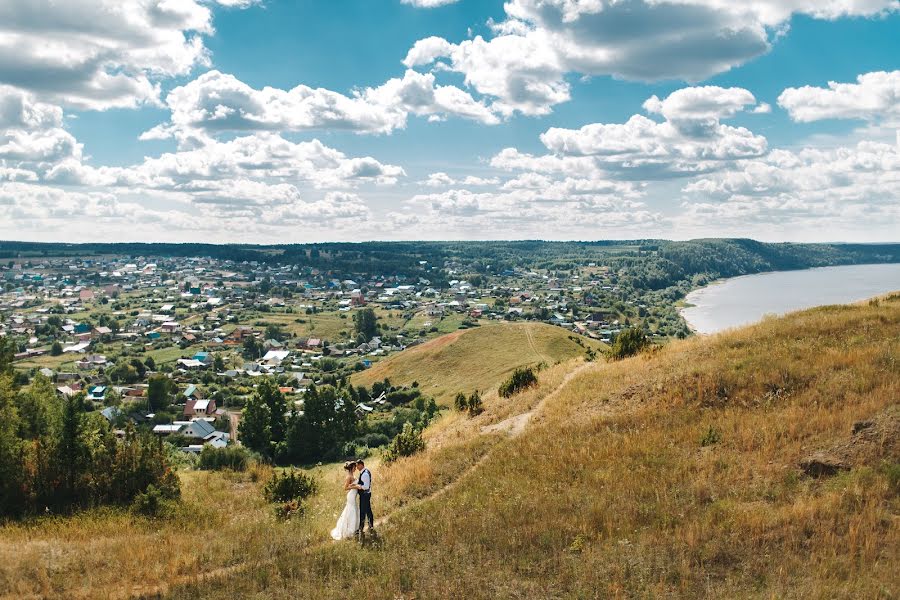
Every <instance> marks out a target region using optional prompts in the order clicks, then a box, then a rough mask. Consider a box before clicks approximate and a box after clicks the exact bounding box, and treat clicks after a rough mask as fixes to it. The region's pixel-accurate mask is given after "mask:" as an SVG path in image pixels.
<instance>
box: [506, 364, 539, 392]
mask: <svg viewBox="0 0 900 600" xmlns="http://www.w3.org/2000/svg"><path fill="white" fill-rule="evenodd" d="M537 382H538V380H537V375H535V374H534V369H532V368H531V367H525V368H519V369H516V370H515V371H513V374H512V375H510V377H509V379H507V380H506V381H504V382H503V383H502V384H501V385H500V389H499V390H498V393H499V394H500V396H501V397H503V398H509V397H510V396H514V395H516V394H518V393H519V392H521V391H522V390H525V389H528V388H530V387H532V386H535V385H537Z"/></svg>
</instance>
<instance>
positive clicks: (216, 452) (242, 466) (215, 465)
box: [199, 446, 250, 471]
mask: <svg viewBox="0 0 900 600" xmlns="http://www.w3.org/2000/svg"><path fill="white" fill-rule="evenodd" d="M249 462H250V453H249V452H247V449H246V448H244V447H243V446H226V447H224V448H213V447H212V446H204V447H203V450H202V451H201V452H200V463H199V467H200V468H201V469H202V470H204V471H221V470H223V469H231V470H232V471H246V470H247V464H248V463H249Z"/></svg>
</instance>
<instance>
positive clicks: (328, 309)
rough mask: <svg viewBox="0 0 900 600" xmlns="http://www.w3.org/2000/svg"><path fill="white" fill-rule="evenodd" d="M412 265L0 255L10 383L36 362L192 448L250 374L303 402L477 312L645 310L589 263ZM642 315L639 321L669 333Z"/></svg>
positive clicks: (89, 396) (235, 402)
mask: <svg viewBox="0 0 900 600" xmlns="http://www.w3.org/2000/svg"><path fill="white" fill-rule="evenodd" d="M419 266H420V268H421V273H420V276H418V277H408V276H407V277H403V276H398V275H393V274H390V273H377V272H376V273H337V272H335V271H326V270H320V269H317V268H312V267H309V266H305V267H300V266H297V265H294V266H292V265H287V264H278V263H272V262H257V261H231V260H222V259H215V258H209V257H206V258H204V257H185V258H182V257H163V256H156V257H151V256H148V257H132V256H97V257H85V258H80V257H79V258H74V257H58V258H53V257H47V258H32V259H24V260H10V261H8V262H6V263H4V264H2V265H0V281H2V294H0V336H5V337H7V338H9V339H11V340H13V341H14V342H15V348H16V354H15V356H14V357H13V358H14V365H15V367H16V372H17V377H19V378H20V379H21V381H22V382H23V383H24V382H25V381H28V380H32V379H33V378H35V377H45V378H46V379H47V380H49V381H50V382H52V384H53V385H54V387H55V389H56V391H57V393H58V394H59V395H61V396H72V395H75V394H84V395H85V397H86V400H87V401H89V402H90V403H92V405H93V407H95V408H96V409H97V410H99V411H101V412H102V414H103V416H104V417H106V418H107V419H108V420H109V421H110V422H111V423H112V424H114V425H115V426H116V427H118V429H117V431H119V432H120V434H121V427H122V425H123V423H124V422H125V421H132V422H135V423H137V424H139V425H144V426H146V427H150V428H152V431H153V433H155V434H157V435H160V436H166V437H167V438H170V439H172V440H176V439H177V440H178V443H179V444H180V447H181V448H182V450H184V451H185V452H192V453H198V452H199V451H200V450H201V449H202V447H203V446H204V445H213V446H214V447H222V446H225V445H227V444H228V442H229V440H232V441H233V440H234V439H235V437H236V433H237V422H238V420H239V415H240V410H241V408H242V406H243V404H244V403H245V401H246V399H247V398H248V397H249V396H250V395H251V394H252V393H253V390H254V387H255V385H256V384H255V380H256V379H257V378H259V377H262V376H271V377H274V378H275V379H276V381H277V382H278V386H279V389H280V391H281V392H282V393H283V394H285V396H286V397H287V398H289V399H293V400H294V403H295V404H296V406H297V408H298V409H299V410H302V402H303V400H302V398H303V393H304V392H305V391H306V389H307V388H308V387H309V386H310V385H312V384H317V385H318V384H328V383H334V382H335V381H338V380H339V379H341V378H346V377H347V376H349V375H350V374H352V373H353V372H356V371H360V370H364V369H367V368H369V367H371V366H372V364H373V363H375V362H377V361H379V360H381V359H383V358H385V357H387V356H390V355H391V354H394V353H397V352H402V351H403V350H405V349H406V348H409V347H411V346H415V345H417V344H420V343H422V342H423V341H426V340H428V339H431V338H434V337H437V336H440V335H443V334H446V333H451V332H453V331H456V330H458V329H465V328H471V327H477V326H479V324H481V323H484V322H487V321H490V320H507V321H508V320H537V321H543V322H546V323H550V324H553V325H556V326H559V327H562V328H565V329H568V330H570V331H571V332H572V333H573V334H577V335H583V336H587V337H590V338H594V339H597V340H601V341H603V342H609V341H610V339H611V338H612V337H613V336H615V335H616V333H617V332H618V331H619V330H620V329H621V328H622V327H624V326H627V325H629V324H630V323H631V322H632V321H633V322H635V323H636V322H638V321H639V320H640V317H646V316H648V315H649V314H650V313H649V311H648V307H647V304H645V303H644V302H642V301H641V296H640V293H639V292H638V291H637V290H634V289H633V288H632V287H630V286H620V285H619V284H618V283H617V276H616V274H615V273H613V272H612V271H611V270H610V269H609V268H608V267H598V266H597V265H596V264H594V263H588V264H586V265H584V267H583V268H579V269H575V270H572V271H566V272H554V271H552V270H538V269H504V270H502V271H500V272H497V273H475V272H474V269H473V267H472V265H467V264H464V263H462V262H459V261H445V263H444V264H440V265H430V264H428V263H427V261H420V263H419ZM481 270H482V271H483V269H481ZM430 277H431V278H430ZM432 279H434V280H435V282H437V281H441V282H443V283H442V284H437V283H433V282H432ZM645 322H646V323H647V325H646V326H645V327H647V328H648V331H649V332H650V333H651V334H653V333H655V334H657V335H658V336H664V335H666V334H670V333H671V332H666V331H662V330H659V331H657V330H651V329H649V326H650V324H653V325H654V326H656V325H657V324H658V323H657V322H656V320H655V319H645ZM154 377H157V378H162V377H164V378H165V380H166V385H165V387H164V390H163V396H164V398H162V399H156V400H151V399H150V398H149V397H148V395H149V388H150V387H151V381H152V379H153V378H154ZM377 409H378V406H377V405H367V404H361V406H359V407H358V409H357V412H358V414H359V416H360V417H363V416H365V415H366V414H369V413H371V412H373V411H375V410H377Z"/></svg>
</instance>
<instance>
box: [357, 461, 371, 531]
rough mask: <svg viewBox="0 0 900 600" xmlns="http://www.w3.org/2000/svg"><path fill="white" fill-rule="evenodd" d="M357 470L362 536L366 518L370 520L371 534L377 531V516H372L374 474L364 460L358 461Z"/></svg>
mask: <svg viewBox="0 0 900 600" xmlns="http://www.w3.org/2000/svg"><path fill="white" fill-rule="evenodd" d="M356 468H357V470H358V471H359V481H357V482H356V489H358V490H359V534H360V535H362V532H363V528H364V527H365V524H366V518H368V519H369V533H372V532H374V531H375V516H374V515H373V514H372V473H371V472H370V471H369V470H368V469H367V468H366V463H364V462H363V460H362V459H359V460H358V461H356Z"/></svg>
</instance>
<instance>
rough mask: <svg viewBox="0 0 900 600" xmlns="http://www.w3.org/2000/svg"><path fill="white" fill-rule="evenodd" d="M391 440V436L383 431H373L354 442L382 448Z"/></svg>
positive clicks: (358, 444)
mask: <svg viewBox="0 0 900 600" xmlns="http://www.w3.org/2000/svg"><path fill="white" fill-rule="evenodd" d="M390 442H391V438H389V437H388V436H386V435H385V434H383V433H378V432H372V433H367V434H365V435H362V436H360V437H358V438H356V441H355V442H354V444H356V445H357V446H366V447H368V448H380V447H381V446H386V445H388V444H389V443H390Z"/></svg>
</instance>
